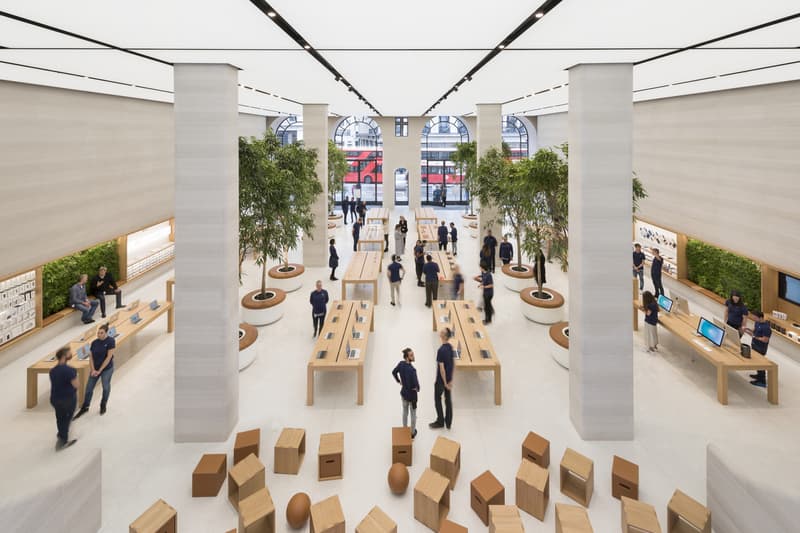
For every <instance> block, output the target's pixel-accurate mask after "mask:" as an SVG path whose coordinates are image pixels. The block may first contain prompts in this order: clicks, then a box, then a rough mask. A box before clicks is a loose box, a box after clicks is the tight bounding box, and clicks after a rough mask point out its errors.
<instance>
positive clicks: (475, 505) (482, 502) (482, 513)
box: [469, 470, 506, 526]
mask: <svg viewBox="0 0 800 533" xmlns="http://www.w3.org/2000/svg"><path fill="white" fill-rule="evenodd" d="M469 495H470V498H469V502H470V505H471V506H472V510H473V511H475V514H477V515H478V518H480V519H481V522H483V524H484V525H486V526H488V525H489V506H493V505H504V504H505V503H506V489H505V487H503V484H502V483H500V481H499V480H498V479H497V478H496V477H494V474H492V473H491V472H490V471H489V470H487V471H486V472H484V473H483V474H481V475H480V476H478V477H476V478H475V479H473V480H472V483H470V484H469Z"/></svg>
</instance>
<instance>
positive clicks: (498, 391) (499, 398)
mask: <svg viewBox="0 0 800 533" xmlns="http://www.w3.org/2000/svg"><path fill="white" fill-rule="evenodd" d="M502 403H503V385H502V378H501V372H500V365H497V366H496V367H495V369H494V404H495V405H502Z"/></svg>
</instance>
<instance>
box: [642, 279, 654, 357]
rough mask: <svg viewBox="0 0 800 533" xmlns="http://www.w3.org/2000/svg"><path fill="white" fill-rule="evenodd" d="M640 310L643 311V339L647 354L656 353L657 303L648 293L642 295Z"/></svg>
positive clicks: (651, 294)
mask: <svg viewBox="0 0 800 533" xmlns="http://www.w3.org/2000/svg"><path fill="white" fill-rule="evenodd" d="M642 309H643V310H644V338H645V342H647V352H648V353H652V352H656V351H658V303H656V297H655V296H653V293H652V292H650V291H644V294H642Z"/></svg>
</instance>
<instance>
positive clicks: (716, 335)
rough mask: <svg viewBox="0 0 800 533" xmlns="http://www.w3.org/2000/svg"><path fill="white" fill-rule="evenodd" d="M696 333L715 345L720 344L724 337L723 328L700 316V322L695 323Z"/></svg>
mask: <svg viewBox="0 0 800 533" xmlns="http://www.w3.org/2000/svg"><path fill="white" fill-rule="evenodd" d="M697 333H699V334H700V335H702V336H703V337H705V338H706V339H708V340H710V341H711V342H713V343H714V344H716V345H717V346H722V339H723V338H725V330H724V329H722V328H720V327H719V326H717V325H716V324H714V323H713V322H711V321H709V320H706V319H705V318H703V317H700V322H699V323H698V324H697Z"/></svg>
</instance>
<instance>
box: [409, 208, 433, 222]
mask: <svg viewBox="0 0 800 533" xmlns="http://www.w3.org/2000/svg"><path fill="white" fill-rule="evenodd" d="M414 218H415V219H416V221H417V224H436V213H435V212H434V211H433V208H432V207H415V208H414Z"/></svg>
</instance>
